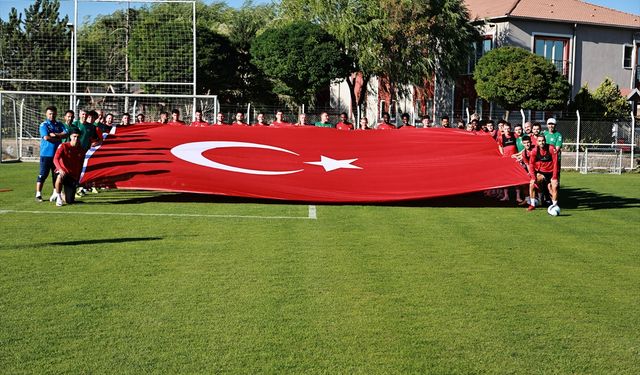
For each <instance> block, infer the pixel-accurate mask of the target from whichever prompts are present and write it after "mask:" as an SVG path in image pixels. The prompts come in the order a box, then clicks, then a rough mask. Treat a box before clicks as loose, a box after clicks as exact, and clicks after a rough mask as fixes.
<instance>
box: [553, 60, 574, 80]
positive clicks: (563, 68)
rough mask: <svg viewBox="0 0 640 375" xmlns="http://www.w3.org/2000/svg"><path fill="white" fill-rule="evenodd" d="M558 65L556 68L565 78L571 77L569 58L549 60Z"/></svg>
mask: <svg viewBox="0 0 640 375" xmlns="http://www.w3.org/2000/svg"><path fill="white" fill-rule="evenodd" d="M549 61H551V63H552V64H553V65H554V66H555V67H556V70H557V71H558V72H560V74H562V75H563V76H565V78H569V74H570V73H571V64H572V63H571V61H569V60H549Z"/></svg>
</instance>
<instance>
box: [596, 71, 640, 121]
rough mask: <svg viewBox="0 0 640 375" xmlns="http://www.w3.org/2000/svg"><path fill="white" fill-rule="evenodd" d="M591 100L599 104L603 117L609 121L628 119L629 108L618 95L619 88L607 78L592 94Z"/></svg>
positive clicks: (627, 103) (624, 100)
mask: <svg viewBox="0 0 640 375" xmlns="http://www.w3.org/2000/svg"><path fill="white" fill-rule="evenodd" d="M593 99H594V100H595V101H596V102H598V103H600V105H601V106H602V109H603V111H604V113H603V117H604V118H606V119H611V120H618V119H625V118H629V117H630V116H631V115H630V113H631V106H630V105H629V102H627V100H626V99H625V98H624V97H623V96H622V94H621V93H620V88H619V87H618V85H616V84H615V83H614V82H613V81H612V80H611V78H609V77H607V78H605V80H604V81H603V82H602V83H601V84H600V86H598V88H596V90H595V91H594V92H593Z"/></svg>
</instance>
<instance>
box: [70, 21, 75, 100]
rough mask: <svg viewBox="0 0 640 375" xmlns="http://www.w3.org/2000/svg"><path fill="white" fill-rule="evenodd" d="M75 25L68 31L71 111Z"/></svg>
mask: <svg viewBox="0 0 640 375" xmlns="http://www.w3.org/2000/svg"><path fill="white" fill-rule="evenodd" d="M74 29H75V25H71V27H70V28H69V31H70V32H71V46H70V47H71V51H70V52H71V56H69V64H70V66H69V109H71V110H73V39H74V37H73V36H74V34H75V31H74Z"/></svg>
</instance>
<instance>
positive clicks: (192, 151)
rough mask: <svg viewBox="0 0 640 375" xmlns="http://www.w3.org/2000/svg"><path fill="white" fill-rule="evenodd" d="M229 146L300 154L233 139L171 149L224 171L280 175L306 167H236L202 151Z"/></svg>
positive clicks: (205, 165) (190, 160) (178, 155)
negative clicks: (209, 157) (218, 160)
mask: <svg viewBox="0 0 640 375" xmlns="http://www.w3.org/2000/svg"><path fill="white" fill-rule="evenodd" d="M229 147H243V148H260V149H265V150H273V151H280V152H286V153H288V154H292V155H296V156H299V155H298V154H297V153H295V152H293V151H290V150H287V149H284V148H280V147H275V146H269V145H263V144H260V143H250V142H233V141H208V142H191V143H185V144H182V145H179V146H176V147H174V148H172V149H171V153H172V154H173V155H174V156H176V157H177V158H179V159H182V160H184V161H188V162H189V163H193V164H197V165H201V166H203V167H209V168H215V169H221V170H223V171H229V172H238V173H246V174H256V175H261V176H279V175H285V174H292V173H298V172H302V171H303V170H304V169H298V170H292V171H265V170H257V169H246V168H239V167H234V166H232V165H226V164H222V163H218V162H217V161H213V160H211V159H207V158H205V157H204V156H203V155H202V153H203V152H205V151H208V150H214V149H216V148H229Z"/></svg>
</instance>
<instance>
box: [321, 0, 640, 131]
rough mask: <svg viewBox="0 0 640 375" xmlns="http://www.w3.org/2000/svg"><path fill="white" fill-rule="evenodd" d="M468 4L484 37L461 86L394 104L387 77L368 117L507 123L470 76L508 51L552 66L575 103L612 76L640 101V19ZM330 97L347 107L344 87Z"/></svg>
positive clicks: (517, 2) (541, 6)
mask: <svg viewBox="0 0 640 375" xmlns="http://www.w3.org/2000/svg"><path fill="white" fill-rule="evenodd" d="M465 1H466V4H467V7H468V9H469V13H470V15H471V18H472V19H474V21H473V22H474V23H475V24H477V26H478V28H479V30H480V33H481V35H483V40H482V41H481V42H478V43H477V44H476V45H475V46H474V49H475V51H476V53H475V56H473V57H472V58H470V59H469V63H468V67H467V72H466V74H463V75H462V76H460V77H459V78H458V79H457V80H456V82H455V83H454V82H443V81H442V80H440V81H439V80H438V77H434V78H433V79H431V80H428V82H427V83H426V84H425V86H424V87H414V88H412V89H410V90H406V91H408V94H407V95H404V96H400V95H398V96H397V97H398V98H400V99H398V100H397V101H395V102H391V103H389V102H390V98H391V95H390V93H388V92H386V90H385V87H386V85H385V82H384V79H382V80H381V79H375V80H372V82H370V85H369V95H368V98H367V99H368V104H367V116H368V117H369V118H377V117H379V116H380V112H381V110H383V109H384V110H390V111H391V112H397V113H400V112H408V113H411V114H412V115H413V116H414V117H419V116H422V115H425V114H428V115H431V116H432V117H435V118H436V119H438V118H441V117H442V116H444V115H448V116H450V117H451V118H452V119H455V118H465V119H466V117H467V115H468V113H473V112H477V113H479V114H481V115H483V116H485V117H491V118H496V117H501V116H502V114H503V113H504V112H503V111H502V110H501V109H500V108H498V107H497V106H495V105H493V104H492V103H486V102H483V101H482V100H481V99H480V98H478V97H477V94H476V92H475V89H474V82H473V79H472V76H471V74H472V73H473V69H474V67H475V63H476V62H477V60H478V59H479V58H480V57H482V55H484V54H485V53H486V52H488V51H489V50H491V49H493V48H497V47H500V46H505V45H511V46H517V47H522V48H525V49H527V50H529V51H531V52H533V53H536V54H538V55H540V56H543V57H545V58H546V59H548V60H549V61H551V62H552V63H553V64H554V65H555V66H556V68H557V69H558V70H559V71H560V72H561V73H562V74H563V75H564V76H565V77H566V78H567V80H568V81H569V82H570V83H571V85H572V97H573V96H575V94H577V92H578V91H579V90H580V87H582V86H583V85H588V86H589V88H590V89H591V90H593V89H595V88H596V87H597V86H599V85H600V83H601V82H602V81H603V80H604V79H605V78H606V77H609V78H611V79H612V80H613V81H614V82H616V83H617V84H618V86H619V87H620V89H621V92H622V93H623V95H627V96H630V97H629V99H630V100H631V99H632V98H631V96H633V95H634V94H636V96H637V91H634V90H635V89H640V61H639V59H638V55H639V50H640V15H633V14H628V13H624V12H620V11H616V10H613V9H609V8H606V7H602V6H598V5H593V4H589V3H586V2H583V1H580V0H465ZM344 90H346V91H344ZM331 93H332V104H334V105H339V106H340V107H341V108H342V110H346V109H348V107H349V105H348V104H349V91H348V87H347V86H346V84H344V83H342V84H340V85H334V87H332V89H331ZM345 93H346V95H345ZM633 98H635V97H633ZM344 99H346V102H345V100H344ZM370 101H375V104H374V105H372V104H371V103H369V102H370ZM527 117H528V118H534V119H537V118H543V117H544V113H536V112H529V114H528V116H527Z"/></svg>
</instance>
